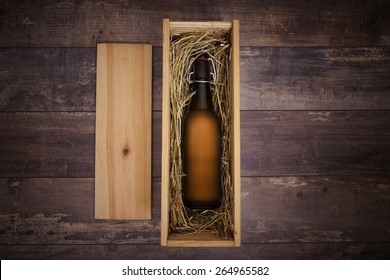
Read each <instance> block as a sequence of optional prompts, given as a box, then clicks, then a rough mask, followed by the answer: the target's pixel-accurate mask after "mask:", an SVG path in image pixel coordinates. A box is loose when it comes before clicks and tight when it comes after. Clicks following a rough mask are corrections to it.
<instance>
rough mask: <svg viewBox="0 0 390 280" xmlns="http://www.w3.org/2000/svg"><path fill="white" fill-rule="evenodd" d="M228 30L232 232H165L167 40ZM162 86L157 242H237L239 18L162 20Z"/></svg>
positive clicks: (229, 244) (199, 244) (218, 244)
mask: <svg viewBox="0 0 390 280" xmlns="http://www.w3.org/2000/svg"><path fill="white" fill-rule="evenodd" d="M210 28H216V29H222V30H227V31H229V30H231V38H230V40H231V57H230V63H231V64H230V71H231V75H230V76H231V79H230V81H228V82H229V83H230V84H231V85H230V98H231V104H232V106H231V110H232V111H231V114H232V118H231V139H230V145H231V155H232V159H231V169H232V170H231V176H232V181H233V192H234V205H233V206H232V207H233V209H232V210H233V211H232V212H233V218H234V236H233V240H224V239H222V238H220V237H218V236H216V235H214V234H211V233H207V232H206V233H199V234H184V233H175V232H169V207H170V205H169V188H170V183H169V181H170V180H169V168H170V166H169V162H170V161H169V159H170V147H169V145H170V141H169V140H170V119H171V118H170V85H169V81H170V73H169V72H170V70H169V64H170V61H169V59H170V58H169V57H170V55H169V44H170V35H171V34H172V33H175V34H177V33H179V34H180V33H183V32H190V31H202V30H209V29H210ZM162 77H163V89H162V91H163V92H162V96H163V97H162V98H163V102H162V103H163V104H162V174H161V245H162V246H193V247H232V246H240V242H241V241H240V239H241V238H240V236H241V231H240V226H241V225H240V43H239V21H238V20H234V21H233V22H173V21H169V19H164V21H163V76H162Z"/></svg>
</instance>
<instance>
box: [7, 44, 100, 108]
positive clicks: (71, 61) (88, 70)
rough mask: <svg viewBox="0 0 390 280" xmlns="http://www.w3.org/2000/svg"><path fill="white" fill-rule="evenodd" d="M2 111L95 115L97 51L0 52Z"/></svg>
mask: <svg viewBox="0 0 390 280" xmlns="http://www.w3.org/2000/svg"><path fill="white" fill-rule="evenodd" d="M0 61H1V64H0V94H1V98H0V110H1V111H94V110H95V84H96V49H95V48H77V49H74V48H44V49H38V48H31V49H28V48H27V49H0Z"/></svg>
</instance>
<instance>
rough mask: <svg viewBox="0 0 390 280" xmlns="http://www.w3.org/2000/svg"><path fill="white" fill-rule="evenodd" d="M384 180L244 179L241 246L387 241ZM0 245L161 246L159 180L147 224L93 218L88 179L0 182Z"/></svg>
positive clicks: (389, 211)
mask: <svg viewBox="0 0 390 280" xmlns="http://www.w3.org/2000/svg"><path fill="white" fill-rule="evenodd" d="M389 190H390V178H389V177H388V176H382V177H364V176H336V177H334V176H333V177H332V176H331V177H257V178H256V177H244V178H242V193H241V197H242V207H241V209H242V213H241V216H242V218H241V220H242V227H241V232H242V243H244V244H252V243H291V242H294V243H297V242H298V243H299V242H301V243H310V242H379V241H383V242H386V241H387V240H388V235H389V232H388V230H389V220H390V196H389ZM0 197H1V198H2V201H3V202H2V204H1V205H0V220H1V223H0V243H1V244H101V243H104V244H106V243H107V244H159V240H160V226H159V224H160V180H159V178H154V180H153V200H152V201H153V202H152V204H153V209H152V220H150V221H109V220H95V219H94V214H93V211H94V205H93V201H94V180H93V179H88V178H85V179H74V178H70V179H63V178H50V179H48V178H46V179H39V178H21V179H17V178H3V179H0Z"/></svg>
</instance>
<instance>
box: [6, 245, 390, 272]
mask: <svg viewBox="0 0 390 280" xmlns="http://www.w3.org/2000/svg"><path fill="white" fill-rule="evenodd" d="M0 258H1V259H2V260H10V259H18V260H20V259H58V260H67V259H71V260H74V259H76V260H79V259H80V260H85V259H94V260H95V259H96V260H110V259H115V260H117V259H123V260H142V259H146V260H183V259H184V260H194V259H198V260H202V259H205V260H213V259H217V260H218V259H222V260H224V259H228V260H236V259H239V260H274V259H275V260H324V259H331V260H344V259H353V260H355V259H356V260H358V259H363V260H366V259H368V260H375V259H379V260H388V259H389V258H390V243H387V242H385V243H306V244H294V243H292V244H243V245H241V247H236V248H177V247H176V248H167V247H161V246H159V245H60V246H58V245H27V246H23V245H21V246H9V245H0ZM271 269H272V268H271Z"/></svg>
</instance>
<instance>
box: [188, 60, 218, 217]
mask: <svg viewBox="0 0 390 280" xmlns="http://www.w3.org/2000/svg"><path fill="white" fill-rule="evenodd" d="M193 67H194V72H193V81H192V90H193V91H194V92H195V93H194V95H193V97H192V99H191V102H190V105H189V108H188V112H187V114H186V116H185V118H184V122H183V143H182V153H183V171H184V174H185V176H183V180H182V183H183V184H182V190H183V202H184V205H185V206H186V207H188V208H192V209H198V210H205V209H215V208H217V207H218V206H220V204H221V196H222V188H221V174H220V172H221V171H220V170H221V142H220V141H221V128H220V123H219V120H218V118H217V116H216V115H215V113H214V109H213V104H212V98H211V94H210V62H209V58H208V55H207V54H202V55H201V56H199V57H198V58H196V59H195V62H194V65H193Z"/></svg>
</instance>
